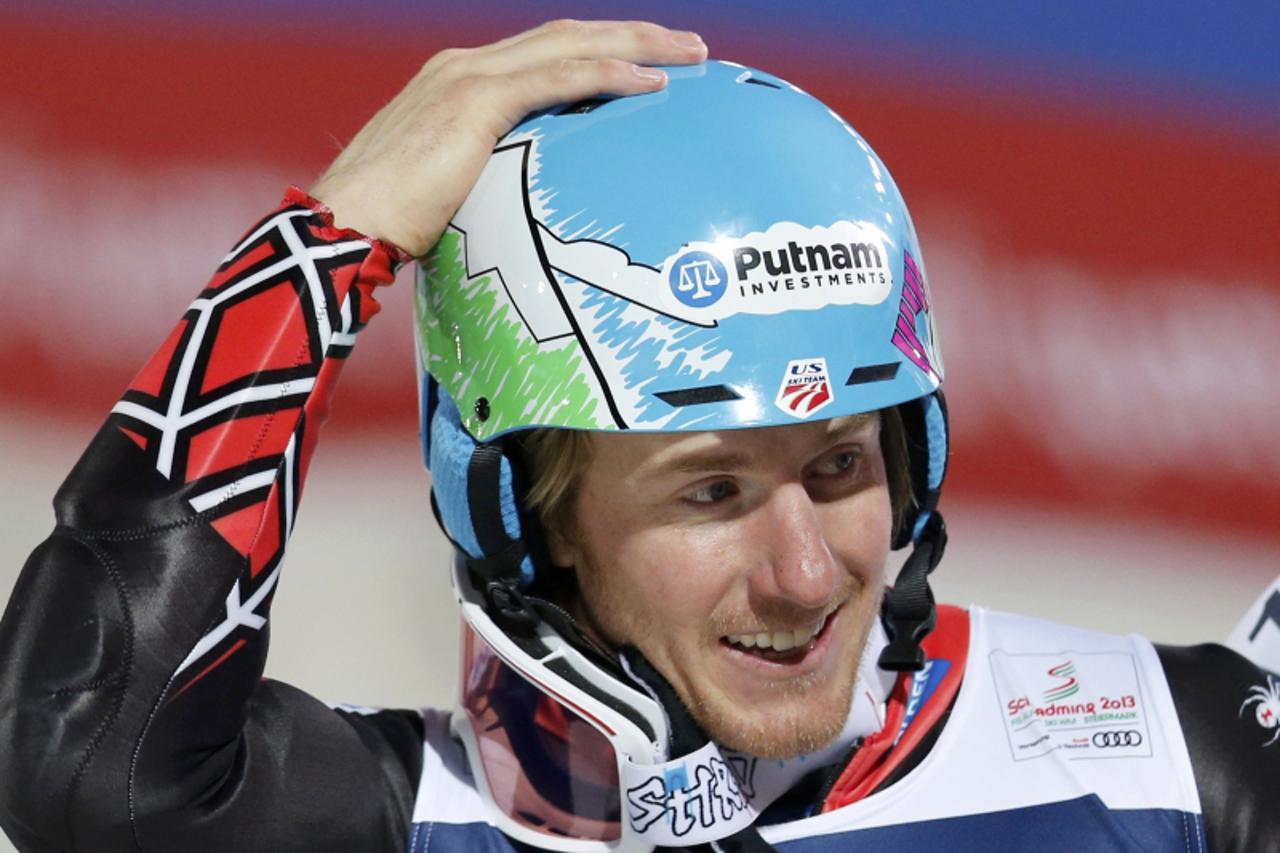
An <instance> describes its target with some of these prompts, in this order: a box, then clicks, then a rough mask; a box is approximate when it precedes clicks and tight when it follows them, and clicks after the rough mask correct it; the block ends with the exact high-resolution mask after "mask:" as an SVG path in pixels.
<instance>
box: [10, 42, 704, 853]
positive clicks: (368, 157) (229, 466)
mask: <svg viewBox="0 0 1280 853" xmlns="http://www.w3.org/2000/svg"><path fill="white" fill-rule="evenodd" d="M704 56H705V48H703V47H702V45H701V42H700V41H698V40H696V38H689V37H688V36H682V35H680V34H674V33H672V32H670V31H667V30H664V29H662V28H660V27H655V26H653V25H647V24H578V23H572V22H561V23H556V24H551V25H547V26H545V27H542V28H539V29H538V30H534V31H531V32H529V33H523V34H521V35H518V36H514V37H512V38H511V39H508V40H506V41H504V42H501V43H498V44H496V45H491V46H488V47H483V48H477V49H474V50H465V51H447V52H445V53H443V54H441V55H439V56H437V57H436V58H434V59H433V60H432V61H431V62H429V63H427V65H426V66H425V67H424V68H423V70H422V71H421V72H420V73H419V74H418V75H417V76H416V77H415V78H414V80H413V81H411V82H410V84H409V85H408V86H407V87H406V88H405V89H404V90H403V91H402V92H401V93H400V94H399V95H398V96H397V97H396V98H395V99H394V100H392V101H391V102H390V103H389V104H388V105H387V107H385V108H384V109H383V110H382V111H381V112H380V113H379V114H378V115H377V116H375V117H374V119H373V120H372V121H371V122H370V123H369V124H368V126H366V128H365V129H364V130H362V131H361V132H360V134H359V135H357V137H356V138H355V139H354V140H353V141H352V143H351V145H350V146H348V148H347V149H346V150H345V151H344V152H343V154H342V155H341V156H340V157H339V158H338V160H337V161H336V162H335V163H334V165H333V166H332V167H331V168H330V170H329V171H328V172H327V173H326V175H325V176H324V177H323V178H322V179H321V180H320V182H319V183H317V184H316V186H315V187H314V189H313V194H314V195H315V196H316V197H318V198H319V199H322V200H323V202H324V203H321V202H319V201H316V200H315V199H313V198H311V197H309V196H307V195H305V194H303V193H301V192H299V191H291V192H290V194H289V195H288V196H287V198H286V200H285V204H284V205H283V206H282V207H281V208H280V209H279V210H278V211H276V212H275V213H273V214H272V215H270V216H268V217H267V218H265V219H264V220H263V221H262V222H260V223H259V224H258V225H256V226H255V227H254V228H252V229H251V230H250V231H249V233H248V234H247V235H246V236H245V237H244V239H242V240H241V241H240V242H239V243H238V244H237V245H236V247H235V248H234V249H233V250H232V251H231V253H230V254H228V256H227V258H226V259H225V261H224V262H223V264H222V265H221V267H220V268H219V269H218V271H217V273H216V274H215V275H214V277H213V279H212V280H211V281H210V282H209V284H208V285H207V286H206V288H205V289H204V290H203V291H202V292H201V293H200V294H199V296H198V297H197V299H196V301H195V302H194V303H193V304H192V306H191V308H190V309H188V311H187V313H186V314H185V315H184V316H183V318H182V319H181V321H180V322H179V323H178V325H177V327H176V328H175V329H174V331H173V332H172V333H171V334H170V336H169V337H168V338H167V339H166V340H165V342H164V344H163V345H162V346H161V347H160V349H159V351H158V352H157V353H156V355H155V356H154V357H153V358H152V359H151V361H150V362H148V364H147V365H146V366H145V367H144V368H143V369H142V371H141V372H140V373H139V374H138V375H137V377H135V378H134V380H133V382H132V383H131V384H130V386H129V389H128V390H127V391H126V392H125V394H124V396H123V397H122V399H121V400H120V402H119V403H117V404H116V406H115V407H114V408H113V409H112V412H111V414H110V416H109V417H108V419H107V422H106V423H105V424H104V426H103V427H102V429H101V430H100V431H99V432H98V434H97V436H96V437H95V438H94V440H93V442H92V443H91V445H90V446H89V448H88V450H87V451H86V452H85V454H84V456H83V457H82V458H81V459H80V461H79V463H78V464H77V465H76V466H75V468H74V470H73V471H72V472H71V475H70V476H69V477H68V478H67V481H66V483H65V484H64V485H63V487H62V488H61V489H60V490H59V492H58V495H57V498H56V500H55V510H56V518H57V526H56V528H55V530H54V532H53V534H52V535H51V536H50V537H49V539H47V540H46V541H45V542H44V543H43V544H42V545H40V546H39V547H38V548H37V549H36V551H35V552H34V553H33V554H32V556H31V558H30V559H29V560H28V562H27V565H26V567H25V568H24V569H23V572H22V574H21V576H20V578H19V580H18V584H17V586H16V587H15V589H14V592H13V595H12V597H11V599H10V602H9V605H8V608H7V609H6V611H5V614H4V618H3V620H2V621H0V826H3V828H4V829H5V831H6V832H7V833H8V834H9V835H10V837H11V838H12V839H13V840H14V841H15V843H16V844H17V846H18V847H19V849H20V850H23V851H81V850H92V851H96V852H97V853H106V852H107V851H117V850H121V851H123V850H130V851H133V850H147V851H162V850H183V851H193V853H194V852H195V851H205V850H208V851H215V850H217V851H226V850H236V851H243V853H251V851H258V850H262V851H279V850H288V849H307V850H309V851H327V850H334V851H339V850H341V851H350V850H361V851H377V850H388V851H389V850H402V849H403V848H404V844H405V838H406V835H407V830H408V825H409V812H410V809H411V808H412V796H413V790H414V787H415V785H416V783H417V775H418V771H419V766H418V765H419V764H420V743H421V741H420V731H419V728H420V726H419V723H418V721H417V720H416V718H415V716H414V715H412V714H384V715H379V716H376V717H364V716H361V715H348V714H341V713H338V712H334V711H332V710H330V709H329V708H327V707H326V706H324V705H322V704H321V703H319V702H317V701H315V700H313V699H311V698H310V697H308V696H306V695H305V694H303V693H301V692H299V691H297V690H294V689H292V688H289V687H288V686H286V685H283V684H279V683H275V682H263V681H261V675H262V671H263V665H264V661H265V658H266V653H267V630H266V629H267V615H268V609H269V607H270V603H271V599H272V596H273V594H274V592H275V589H276V583H277V579H278V577H279V572H280V568H281V560H282V557H283V554H284V546H285V543H286V542H287V540H288V537H289V535H290V533H291V531H292V528H293V521H294V518H295V514H296V512H297V509H298V501H299V497H300V494H301V490H302V483H303V480H304V477H305V473H306V468H307V464H308V461H309V459H310V457H311V454H312V451H313V449H314V447H315V442H316V436H317V431H318V429H319V427H320V424H321V423H323V421H324V418H325V410H326V407H327V405H328V401H329V398H330V395H331V393H332V390H333V386H334V383H335V381H336V379H337V375H338V372H339V371H340V369H341V365H342V363H343V361H344V359H345V358H346V356H347V355H348V354H349V353H350V351H351V348H352V346H353V344H354V342H355V339H356V336H357V333H358V332H359V331H360V329H362V328H363V327H364V324H365V323H366V322H368V320H369V319H370V318H371V317H372V315H373V314H374V313H375V312H376V311H377V302H376V300H375V298H374V288H376V287H377V286H379V285H381V284H385V283H387V282H389V281H390V280H391V279H392V277H393V273H394V268H395V267H396V265H397V264H399V263H402V262H404V261H406V260H408V258H409V255H410V254H420V253H422V252H425V251H426V250H427V249H428V248H429V247H430V246H431V245H432V243H433V242H434V241H435V240H436V238H437V237H438V236H439V234H440V233H441V232H442V231H443V229H444V227H445V225H446V224H447V222H448V219H449V217H450V216H451V215H452V213H453V211H454V210H455V209H456V208H457V206H458V204H459V203H460V202H461V201H462V199H463V198H464V197H465V195H466V192H467V191H468V190H469V188H470V186H471V184H472V183H473V182H474V180H475V178H476V176H477V175H478V174H479V172H480V169H481V168H482V167H483V165H484V162H485V159H486V158H487V156H488V153H489V151H490V150H491V149H492V147H493V145H494V143H495V141H496V140H497V138H498V137H499V136H500V135H501V134H503V133H505V132H506V130H507V129H508V128H510V127H511V125H512V124H514V123H515V122H516V121H517V120H518V119H519V118H521V117H522V116H523V115H524V114H526V113H528V112H530V111H532V110H535V109H538V108H540V107H543V106H547V105H550V104H553V103H558V102H562V101H572V100H578V99H581V98H586V97H593V96H599V95H603V94H632V93H639V92H644V91H651V90H653V89H656V88H660V87H661V86H662V84H663V77H662V75H661V74H660V73H656V72H651V71H648V70H646V69H643V68H637V67H636V66H635V65H633V63H640V64H645V65H647V64H661V63H677V62H691V61H698V60H700V59H702V58H703V57H704ZM325 203H327V205H328V206H327V207H326V204H325ZM335 217H336V220H337V221H336V223H335V221H334V219H335ZM345 228H354V229H359V230H358V231H357V230H345ZM397 246H399V247H401V248H397Z"/></svg>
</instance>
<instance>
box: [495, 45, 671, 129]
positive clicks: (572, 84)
mask: <svg viewBox="0 0 1280 853" xmlns="http://www.w3.org/2000/svg"><path fill="white" fill-rule="evenodd" d="M485 80H486V85H487V86H489V87H490V89H489V90H490V92H491V93H492V96H493V97H494V98H495V101H496V103H497V104H498V110H499V114H500V115H501V118H502V120H503V121H504V122H506V123H507V124H508V127H509V126H510V125H514V124H515V123H516V122H518V121H519V120H520V119H522V118H523V117H524V116H526V115H528V114H529V113H531V112H535V111H537V110H540V109H544V108H546V107H551V106H555V105H556V104H564V103H572V102H574V101H581V100H584V99H586V98H595V97H601V96H605V95H639V94H644V93H646V92H654V91H657V90H658V89H661V88H662V87H663V86H665V85H666V84H667V75H666V72H664V71H662V70H661V69H657V68H649V67H647V66H643V65H636V64H634V63H631V62H625V61H623V60H620V59H561V60H557V61H555V62H550V63H547V64H544V65H542V66H540V67H538V68H535V69H532V70H528V71H515V72H511V73H508V74H505V75H500V76H496V77H489V78H485ZM505 132H506V130H505V129H504V130H502V131H501V132H500V133H499V134H498V135H501V133H505Z"/></svg>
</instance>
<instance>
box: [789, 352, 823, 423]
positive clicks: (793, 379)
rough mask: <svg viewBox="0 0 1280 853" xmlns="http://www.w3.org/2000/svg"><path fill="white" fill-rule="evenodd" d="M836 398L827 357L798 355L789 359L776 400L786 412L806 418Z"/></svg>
mask: <svg viewBox="0 0 1280 853" xmlns="http://www.w3.org/2000/svg"><path fill="white" fill-rule="evenodd" d="M834 399H835V395H834V393H833V392H832V390H831V377H830V376H829V375H828V374H827V360H826V359H825V358H799V359H796V360H795V361H789V362H787V369H786V371H785V372H784V373H783V374H782V385H781V386H780V387H779V388H778V396H777V397H776V398H775V399H774V403H775V404H776V405H777V406H778V408H779V409H782V411H784V412H786V413H787V414H789V415H792V416H794V417H797V418H802V419H803V418H808V417H811V416H812V415H813V414H814V413H816V412H817V411H818V410H820V409H823V408H825V407H826V406H828V405H829V404H830V403H831V401H832V400H834Z"/></svg>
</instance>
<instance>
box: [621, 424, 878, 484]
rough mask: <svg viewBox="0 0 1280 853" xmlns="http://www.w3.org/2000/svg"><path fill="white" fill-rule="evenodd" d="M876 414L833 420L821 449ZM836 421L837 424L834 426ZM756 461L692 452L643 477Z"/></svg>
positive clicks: (721, 468)
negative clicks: (832, 426) (832, 425)
mask: <svg viewBox="0 0 1280 853" xmlns="http://www.w3.org/2000/svg"><path fill="white" fill-rule="evenodd" d="M875 417H876V413H875V412H863V413H861V414H857V415H846V416H844V417H840V418H833V419H832V420H831V421H830V422H829V423H831V424H836V426H835V427H834V428H831V429H828V430H827V431H826V432H824V433H823V434H822V439H821V443H822V444H824V445H832V444H838V443H839V442H841V441H843V440H844V439H845V438H847V437H848V436H850V435H852V434H853V433H857V432H861V431H862V430H864V429H866V427H867V426H868V425H869V424H870V423H872V422H873V421H874V420H875ZM837 421H839V423H838V424H837ZM754 459H755V457H754V455H753V454H750V453H742V452H740V451H735V450H729V451H717V450H710V451H701V450H694V451H690V452H689V453H685V454H681V455H679V456H676V457H675V458H674V459H670V460H668V461H666V462H664V463H662V464H661V465H659V466H657V467H656V468H654V469H653V470H651V471H648V472H646V473H645V475H644V478H645V479H646V480H648V479H660V478H662V477H665V476H669V475H671V474H703V473H710V472H713V471H739V470H741V469H743V468H747V467H750V465H751V463H752V461H753V460H754Z"/></svg>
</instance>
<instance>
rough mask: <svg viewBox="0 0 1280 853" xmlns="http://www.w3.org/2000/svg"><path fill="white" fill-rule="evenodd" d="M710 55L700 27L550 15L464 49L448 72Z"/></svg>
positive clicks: (681, 61)
mask: <svg viewBox="0 0 1280 853" xmlns="http://www.w3.org/2000/svg"><path fill="white" fill-rule="evenodd" d="M706 58H707V46H706V44H704V43H703V41H702V39H701V37H699V36H698V35H697V34H696V33H692V32H686V31H681V30H671V29H667V28H666V27H663V26H660V25H658V24H651V23H648V22H645V21H569V20H566V21H552V22H551V23H549V24H544V25H543V26H541V27H539V28H537V29H535V30H530V31H528V32H527V33H522V34H520V35H519V36H513V37H512V38H511V39H509V40H506V41H504V42H498V43H496V44H493V45H489V46H487V47H482V48H476V49H474V50H469V51H462V52H459V53H457V54H456V55H454V56H453V57H451V60H452V61H451V62H449V63H446V64H445V66H444V67H443V68H442V69H441V70H442V72H443V73H444V75H445V76H447V77H452V78H456V77H458V76H461V75H470V74H479V75H484V76H492V75H500V74H511V73H514V72H518V71H525V70H532V69H535V68H538V67H541V66H545V65H548V64H550V63H554V62H556V61H559V60H573V59H585V60H593V59H619V60H623V61H624V62H629V63H632V64H636V65H686V64H691V63H695V62H701V61H703V60H704V59H706Z"/></svg>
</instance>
